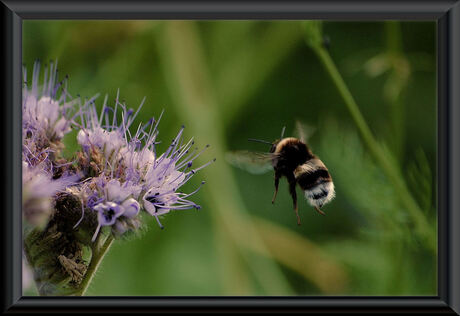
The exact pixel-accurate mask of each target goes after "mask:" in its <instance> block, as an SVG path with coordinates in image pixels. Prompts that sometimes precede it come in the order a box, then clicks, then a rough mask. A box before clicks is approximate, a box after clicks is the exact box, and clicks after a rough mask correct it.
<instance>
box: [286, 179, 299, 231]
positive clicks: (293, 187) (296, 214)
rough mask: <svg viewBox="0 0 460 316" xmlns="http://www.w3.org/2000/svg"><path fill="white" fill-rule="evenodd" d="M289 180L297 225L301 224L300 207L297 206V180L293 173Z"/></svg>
mask: <svg viewBox="0 0 460 316" xmlns="http://www.w3.org/2000/svg"><path fill="white" fill-rule="evenodd" d="M288 182H289V193H290V194H291V196H292V202H293V203H294V211H295V216H297V225H300V216H299V209H298V207H297V193H296V191H295V186H296V184H297V182H296V181H295V177H294V175H291V176H290V177H288Z"/></svg>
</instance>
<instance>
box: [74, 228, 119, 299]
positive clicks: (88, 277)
mask: <svg viewBox="0 0 460 316" xmlns="http://www.w3.org/2000/svg"><path fill="white" fill-rule="evenodd" d="M101 235H102V234H99V236H98V237H97V239H96V242H95V245H96V247H94V248H93V256H92V258H91V263H90V265H89V267H88V270H87V271H86V274H85V278H84V279H83V281H82V282H81V284H80V289H79V291H78V292H76V293H75V295H76V296H83V295H84V294H85V292H86V290H87V289H88V287H89V284H90V283H91V281H92V280H93V278H94V274H95V272H96V271H97V269H98V268H99V266H100V264H101V262H102V259H103V258H104V256H105V254H106V253H107V251H108V250H109V248H110V246H111V245H112V243H113V241H114V238H113V236H112V235H109V236H108V237H107V239H106V240H105V241H104V243H103V244H102V246H101V247H100V248H97V245H99V243H100V241H99V238H100V236H101Z"/></svg>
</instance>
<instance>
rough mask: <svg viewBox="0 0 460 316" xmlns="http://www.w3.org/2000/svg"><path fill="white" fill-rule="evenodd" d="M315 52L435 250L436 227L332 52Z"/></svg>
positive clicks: (402, 201)
mask: <svg viewBox="0 0 460 316" xmlns="http://www.w3.org/2000/svg"><path fill="white" fill-rule="evenodd" d="M311 47H312V48H313V50H314V51H315V53H316V54H317V55H318V57H319V59H320V60H321V62H322V63H323V66H324V67H325V68H326V70H327V72H328V74H329V76H330V77H331V79H332V81H333V82H334V84H335V86H336V88H337V89H338V91H339V93H340V96H341V97H342V99H343V101H344V103H345V105H346V107H347V109H348V111H349V112H350V114H351V116H352V118H353V120H354V122H355V124H356V126H357V127H358V130H359V132H360V134H361V136H362V138H363V140H364V143H365V144H366V146H367V147H368V148H369V150H370V152H371V154H372V155H373V156H374V158H375V160H376V161H377V162H378V163H379V164H380V166H381V167H382V169H383V171H384V172H385V174H386V175H387V177H388V179H389V180H390V181H391V183H392V184H393V185H394V187H395V192H396V194H398V196H399V199H400V201H401V203H402V204H403V206H404V207H405V208H406V209H407V211H408V212H409V214H410V216H411V217H412V219H413V220H414V223H415V227H416V230H417V232H418V233H419V234H420V235H421V236H422V238H423V240H424V242H425V243H426V245H427V247H428V248H429V249H431V250H432V251H436V244H437V243H436V240H437V238H436V231H435V229H433V228H432V227H431V226H430V225H429V224H428V222H427V219H426V217H425V216H424V214H423V212H422V210H421V209H420V208H419V206H418V205H417V203H416V201H415V200H414V198H413V197H412V195H411V193H410V192H409V190H408V188H407V186H406V183H405V181H404V180H403V177H402V174H401V172H400V170H398V168H397V167H395V164H394V163H393V159H392V156H391V155H390V153H389V152H388V151H385V150H384V149H383V147H382V146H381V145H379V143H378V142H377V140H376V139H375V138H374V136H373V135H372V132H371V130H370V128H369V126H368V125H367V123H366V121H365V119H364V117H363V115H362V114H361V111H360V110H359V107H358V105H357V104H356V101H355V100H354V98H353V96H352V94H351V93H350V90H349V89H348V87H347V85H346V84H345V82H344V80H343V78H342V76H341V75H340V73H339V71H338V69H337V66H336V65H335V64H334V61H333V60H332V58H331V56H330V55H329V52H328V51H327V50H325V49H324V48H323V47H322V46H321V45H311Z"/></svg>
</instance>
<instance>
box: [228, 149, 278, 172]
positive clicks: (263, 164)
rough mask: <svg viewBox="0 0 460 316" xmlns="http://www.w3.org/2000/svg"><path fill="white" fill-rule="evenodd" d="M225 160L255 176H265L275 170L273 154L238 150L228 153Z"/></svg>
mask: <svg viewBox="0 0 460 316" xmlns="http://www.w3.org/2000/svg"><path fill="white" fill-rule="evenodd" d="M225 159H226V160H227V162H228V163H230V164H231V165H233V166H235V167H238V168H240V169H243V170H246V171H248V172H250V173H253V174H263V173H266V172H268V171H270V170H273V166H272V164H271V161H272V159H273V154H271V153H261V152H253V151H246V150H237V151H230V152H227V153H226V154H225Z"/></svg>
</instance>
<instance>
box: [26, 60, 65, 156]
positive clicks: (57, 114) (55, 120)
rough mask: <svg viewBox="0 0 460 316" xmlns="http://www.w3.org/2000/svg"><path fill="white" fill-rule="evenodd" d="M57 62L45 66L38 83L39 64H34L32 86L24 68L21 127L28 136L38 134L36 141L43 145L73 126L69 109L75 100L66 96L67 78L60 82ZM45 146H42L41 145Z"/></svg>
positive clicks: (58, 138)
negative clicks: (67, 114) (40, 84)
mask: <svg viewBox="0 0 460 316" xmlns="http://www.w3.org/2000/svg"><path fill="white" fill-rule="evenodd" d="M56 67H57V63H54V64H53V63H51V64H50V66H49V73H48V69H45V72H44V79H43V84H42V86H41V87H39V73H40V64H39V63H38V62H36V63H35V64H34V70H33V73H32V83H31V87H30V89H29V87H28V83H27V72H26V70H25V69H24V87H23V89H22V127H23V131H24V133H25V136H26V137H27V138H30V137H32V136H34V137H35V139H36V143H37V144H39V143H40V144H42V145H43V146H46V145H48V144H49V143H50V142H54V141H56V140H60V139H62V137H64V135H65V134H66V133H68V132H69V131H70V130H71V127H70V126H71V122H70V120H69V119H68V118H67V117H66V115H65V114H66V112H69V109H70V108H72V107H73V105H74V102H72V101H69V100H67V98H68V97H69V95H68V94H67V92H66V90H65V89H64V83H65V81H61V82H57V69H56ZM39 149H42V148H39Z"/></svg>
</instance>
